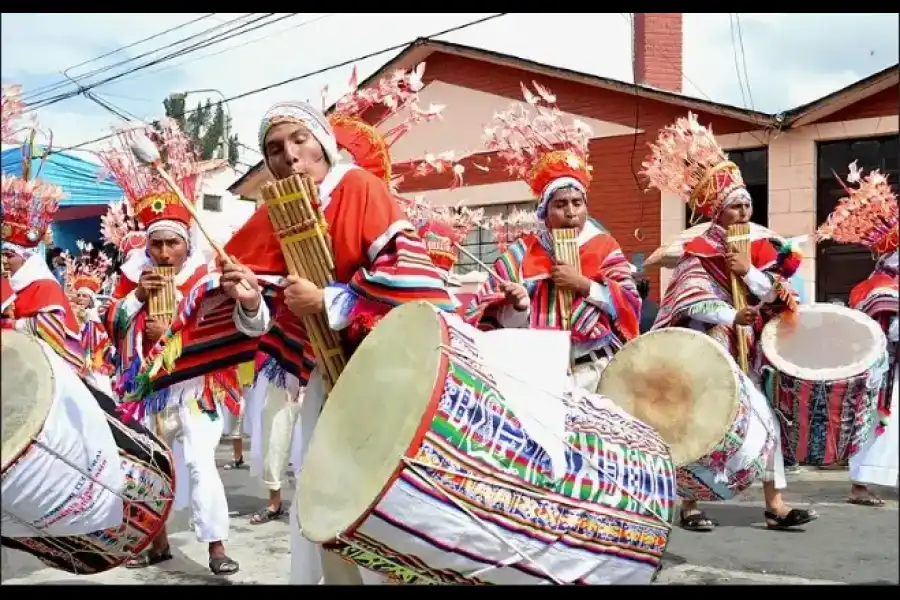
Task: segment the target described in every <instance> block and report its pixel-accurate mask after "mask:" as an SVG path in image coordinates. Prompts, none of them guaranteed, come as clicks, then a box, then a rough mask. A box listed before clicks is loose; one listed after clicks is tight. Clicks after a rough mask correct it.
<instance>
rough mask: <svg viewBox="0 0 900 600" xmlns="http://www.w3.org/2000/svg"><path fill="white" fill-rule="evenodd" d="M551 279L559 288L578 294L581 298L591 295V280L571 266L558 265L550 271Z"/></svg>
mask: <svg viewBox="0 0 900 600" xmlns="http://www.w3.org/2000/svg"><path fill="white" fill-rule="evenodd" d="M550 279H552V280H553V283H555V284H556V285H557V286H559V287H561V288H564V289H567V290H572V291H573V292H577V293H578V294H580V295H581V296H587V295H588V294H590V293H591V280H590V279H588V278H587V277H585V276H584V275H582V274H581V273H579V272H578V271H577V270H576V269H575V267H573V266H571V265H556V266H555V267H553V268H551V269H550Z"/></svg>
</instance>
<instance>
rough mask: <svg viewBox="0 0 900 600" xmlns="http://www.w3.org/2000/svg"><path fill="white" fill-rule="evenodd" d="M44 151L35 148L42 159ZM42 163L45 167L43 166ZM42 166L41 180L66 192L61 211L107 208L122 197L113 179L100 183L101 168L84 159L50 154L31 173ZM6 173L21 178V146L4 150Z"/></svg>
mask: <svg viewBox="0 0 900 600" xmlns="http://www.w3.org/2000/svg"><path fill="white" fill-rule="evenodd" d="M43 151H44V148H43V147H42V146H39V145H35V151H34V154H36V155H38V156H40V154H41V153H42V152H43ZM42 164H43V166H41V165H42ZM39 167H40V169H41V172H40V178H41V179H42V180H43V181H46V182H47V183H53V184H55V185H58V186H59V187H61V188H62V189H63V191H64V192H65V193H66V197H65V198H63V199H62V200H61V201H60V203H59V205H60V208H67V207H74V206H98V205H99V206H106V205H108V204H109V203H110V202H113V201H116V200H118V199H120V198H121V197H122V189H121V188H120V187H119V186H118V185H116V184H115V183H114V182H113V181H112V179H109V178H107V179H106V180H105V181H98V180H97V176H98V175H99V173H100V170H101V168H102V167H101V166H100V165H98V164H97V163H93V162H90V161H88V160H84V159H83V158H79V157H77V156H75V155H74V154H68V153H66V152H60V153H58V154H51V155H50V156H48V157H47V158H46V159H45V160H40V159H32V161H31V172H32V174H34V173H36V172H37V169H38V168H39ZM3 172H4V173H7V174H10V175H18V176H21V175H22V147H21V146H16V147H14V148H9V149H8V150H4V151H3Z"/></svg>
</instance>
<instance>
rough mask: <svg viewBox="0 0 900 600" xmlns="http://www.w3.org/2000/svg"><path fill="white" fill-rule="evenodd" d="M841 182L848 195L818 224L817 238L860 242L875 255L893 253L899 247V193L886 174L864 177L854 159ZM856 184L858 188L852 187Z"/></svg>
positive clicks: (852, 242) (871, 173)
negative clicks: (845, 181)
mask: <svg viewBox="0 0 900 600" xmlns="http://www.w3.org/2000/svg"><path fill="white" fill-rule="evenodd" d="M838 181H840V178H838ZM841 184H842V185H843V186H844V191H846V192H847V196H845V197H844V198H841V199H840V201H839V202H838V205H837V207H836V208H835V209H834V211H833V212H832V213H831V214H830V215H828V219H827V220H826V221H825V223H823V224H822V225H821V226H820V227H819V229H818V231H817V232H816V237H817V238H818V239H820V240H824V239H830V240H834V241H835V242H840V243H843V244H861V245H863V246H865V247H866V248H868V249H869V250H871V251H872V252H874V253H875V254H890V253H891V252H893V251H894V250H896V249H897V245H898V244H897V242H898V240H897V236H898V233H897V225H898V208H897V196H896V194H894V193H893V192H892V191H891V186H890V184H889V183H888V180H887V177H885V176H884V175H882V174H881V173H879V172H878V171H877V170H876V171H872V172H870V173H869V174H868V175H866V176H865V177H863V176H862V172H861V171H860V170H859V168H858V167H857V166H856V161H854V162H853V164H851V165H850V175H849V176H848V177H847V183H846V184H845V183H844V182H841ZM854 184H855V185H856V187H855V188H854V187H850V186H851V185H854Z"/></svg>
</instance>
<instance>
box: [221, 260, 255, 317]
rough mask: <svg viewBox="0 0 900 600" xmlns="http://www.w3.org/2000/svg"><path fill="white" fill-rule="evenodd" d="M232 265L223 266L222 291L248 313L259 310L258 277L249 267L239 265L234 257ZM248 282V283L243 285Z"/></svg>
mask: <svg viewBox="0 0 900 600" xmlns="http://www.w3.org/2000/svg"><path fill="white" fill-rule="evenodd" d="M231 260H232V261H234V262H232V263H230V264H225V263H223V264H222V279H221V282H222V289H223V290H224V291H225V294H227V295H228V297H229V298H232V299H234V300H237V301H238V302H240V303H241V307H242V308H243V309H244V310H245V311H247V312H251V313H252V312H256V311H257V310H259V303H260V295H259V282H258V281H257V279H256V275H255V274H254V273H253V271H251V270H250V269H249V268H248V267H245V266H244V265H241V264H238V262H237V260H235V258H234V257H231ZM241 282H246V283H241Z"/></svg>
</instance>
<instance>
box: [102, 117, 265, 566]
mask: <svg viewBox="0 0 900 600" xmlns="http://www.w3.org/2000/svg"><path fill="white" fill-rule="evenodd" d="M161 126H162V133H161V134H159V133H158V132H155V131H154V132H149V133H150V135H151V136H154V137H157V139H161V144H163V145H164V146H165V148H166V150H167V158H168V163H169V164H168V165H167V166H168V168H169V169H170V170H171V171H172V173H173V177H174V178H175V179H176V181H177V182H178V183H179V185H180V186H181V188H182V191H183V193H184V195H185V196H186V197H187V198H188V199H189V200H190V201H193V199H194V196H195V194H196V190H197V186H196V176H197V168H196V159H195V158H194V155H193V153H192V151H191V150H190V145H189V141H188V140H187V138H186V137H185V136H184V134H183V133H181V132H180V131H179V130H178V128H177V125H176V124H175V123H174V122H173V121H169V120H165V121H163V122H162V124H161ZM117 144H118V145H117V146H113V147H112V148H110V149H109V150H107V151H104V152H102V153H101V160H102V162H103V163H104V165H105V166H106V167H107V169H108V170H109V171H110V173H111V174H112V177H113V178H114V179H115V180H116V183H117V184H118V185H119V186H120V187H121V188H122V190H123V191H124V192H125V195H126V199H127V201H128V202H130V203H132V205H133V207H134V214H135V215H136V217H137V219H138V221H139V222H140V223H141V225H142V226H143V227H144V229H145V230H146V235H147V252H146V253H145V254H143V263H142V264H134V263H133V262H132V260H129V261H128V262H129V264H128V265H127V266H128V268H129V271H130V272H132V273H133V272H139V273H140V276H139V278H138V281H136V282H135V281H133V280H132V279H131V278H130V277H128V276H127V275H128V273H126V277H123V278H122V279H121V280H120V281H119V284H118V286H117V288H116V290H115V291H114V292H113V301H112V303H111V305H110V306H109V309H108V310H107V313H106V323H107V329H108V331H109V333H110V336H111V337H112V339H113V341H114V343H115V344H116V347H117V350H118V352H119V357H120V359H119V360H120V364H119V367H118V372H117V381H116V391H117V392H118V393H120V394H123V398H122V405H121V406H120V409H121V410H122V411H123V413H124V417H123V418H138V419H142V420H144V419H145V420H144V423H145V424H146V425H148V426H149V427H151V428H159V429H161V431H160V437H161V439H163V440H164V441H165V442H166V443H167V444H168V445H169V446H170V447H172V449H173V452H174V453H175V455H176V465H177V468H178V470H179V471H180V475H179V476H177V477H176V480H177V481H178V485H177V489H176V500H175V508H176V510H179V509H181V508H186V507H187V505H188V499H190V505H191V509H192V518H193V523H194V533H195V534H196V535H197V538H198V540H199V541H201V542H204V543H207V544H208V546H209V568H210V570H211V571H212V572H213V573H215V574H231V573H235V572H237V570H238V568H239V567H238V563H237V562H236V561H234V560H232V559H231V558H229V557H228V555H227V554H226V553H225V547H224V541H225V540H226V539H227V538H228V530H229V523H228V502H227V500H226V498H225V489H224V486H223V485H222V480H221V477H220V475H219V472H218V470H217V468H216V461H215V451H216V448H217V446H218V444H219V439H220V438H221V435H222V427H223V425H222V423H223V420H222V418H221V411H223V410H228V411H230V412H231V413H232V414H237V413H238V411H239V402H238V399H239V398H240V395H239V394H240V391H239V384H238V380H237V367H236V366H234V367H229V368H225V369H221V370H219V371H217V372H213V373H207V374H204V375H200V376H195V377H192V378H190V379H186V380H183V381H180V382H178V383H176V384H174V385H171V386H169V387H167V388H165V389H161V390H157V391H155V392H154V393H152V394H149V395H146V397H141V398H138V399H137V400H135V399H134V398H132V397H131V395H132V394H134V393H136V392H137V391H139V390H140V389H141V388H142V387H143V386H144V385H145V384H143V383H142V381H141V377H140V368H141V367H142V366H143V363H144V362H145V359H147V357H148V354H150V351H151V349H152V348H154V347H155V345H157V344H163V343H165V342H166V339H165V336H166V335H167V329H168V328H169V325H170V322H171V320H172V317H173V316H174V313H175V307H177V306H178V303H180V302H181V300H182V299H183V297H185V296H189V295H190V293H191V290H192V288H193V287H194V286H195V285H202V284H203V282H204V279H205V277H206V276H207V270H208V267H207V266H206V265H205V264H204V260H203V257H202V256H201V254H200V253H199V252H196V251H195V250H196V244H195V243H194V242H193V241H192V239H191V235H190V230H191V225H192V219H191V216H190V213H189V212H188V211H187V209H185V207H184V206H183V205H182V204H181V202H180V200H179V199H178V197H177V195H176V194H175V193H173V192H172V191H171V190H170V189H169V188H168V187H167V186H166V184H165V183H164V182H163V181H161V180H160V178H159V177H158V176H157V175H156V173H155V172H153V171H152V170H151V169H149V168H148V167H146V166H145V165H143V164H141V163H139V162H137V161H136V159H135V158H134V157H133V156H132V154H131V152H130V149H129V141H128V139H127V138H126V137H124V136H121V135H120V136H118V138H117ZM160 267H165V268H164V269H160ZM223 272H224V274H223V275H222V282H223V283H222V287H223V289H224V290H225V292H226V294H227V295H228V296H229V297H231V298H233V299H234V300H236V301H237V302H236V303H235V306H234V309H233V311H232V317H231V319H232V320H233V322H234V326H235V327H237V328H239V329H241V330H242V331H249V332H251V334H252V333H253V332H256V331H261V330H262V325H261V323H265V321H266V319H267V318H268V317H267V315H268V308H267V306H266V305H265V303H264V302H262V298H261V295H260V292H259V290H258V286H257V284H256V279H255V277H254V276H253V274H252V273H251V272H250V271H249V270H247V269H245V268H243V267H241V266H240V265H237V264H236V265H229V266H226V267H223ZM241 279H244V280H245V281H246V283H247V284H248V285H249V288H248V287H244V286H236V285H235V283H236V282H239V281H240V280H241ZM161 292H163V293H164V294H165V295H164V296H159V295H158V294H160V293H161ZM172 296H174V298H173V297H172ZM151 312H155V313H160V314H155V315H154V314H151ZM163 313H168V314H163ZM248 335H250V334H248ZM170 341H171V340H170ZM171 557H172V554H171V552H170V549H169V543H168V538H167V535H166V531H165V530H163V531H162V532H161V533H160V534H159V535H158V536H157V537H156V538H155V539H154V541H153V543H152V545H151V549H150V550H149V551H148V552H145V553H144V554H142V555H141V556H138V557H136V558H135V559H134V560H132V561H130V562H129V563H128V564H127V565H126V566H128V567H130V568H140V567H145V566H148V565H152V564H156V563H159V562H162V561H165V560H168V559H170V558H171Z"/></svg>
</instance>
